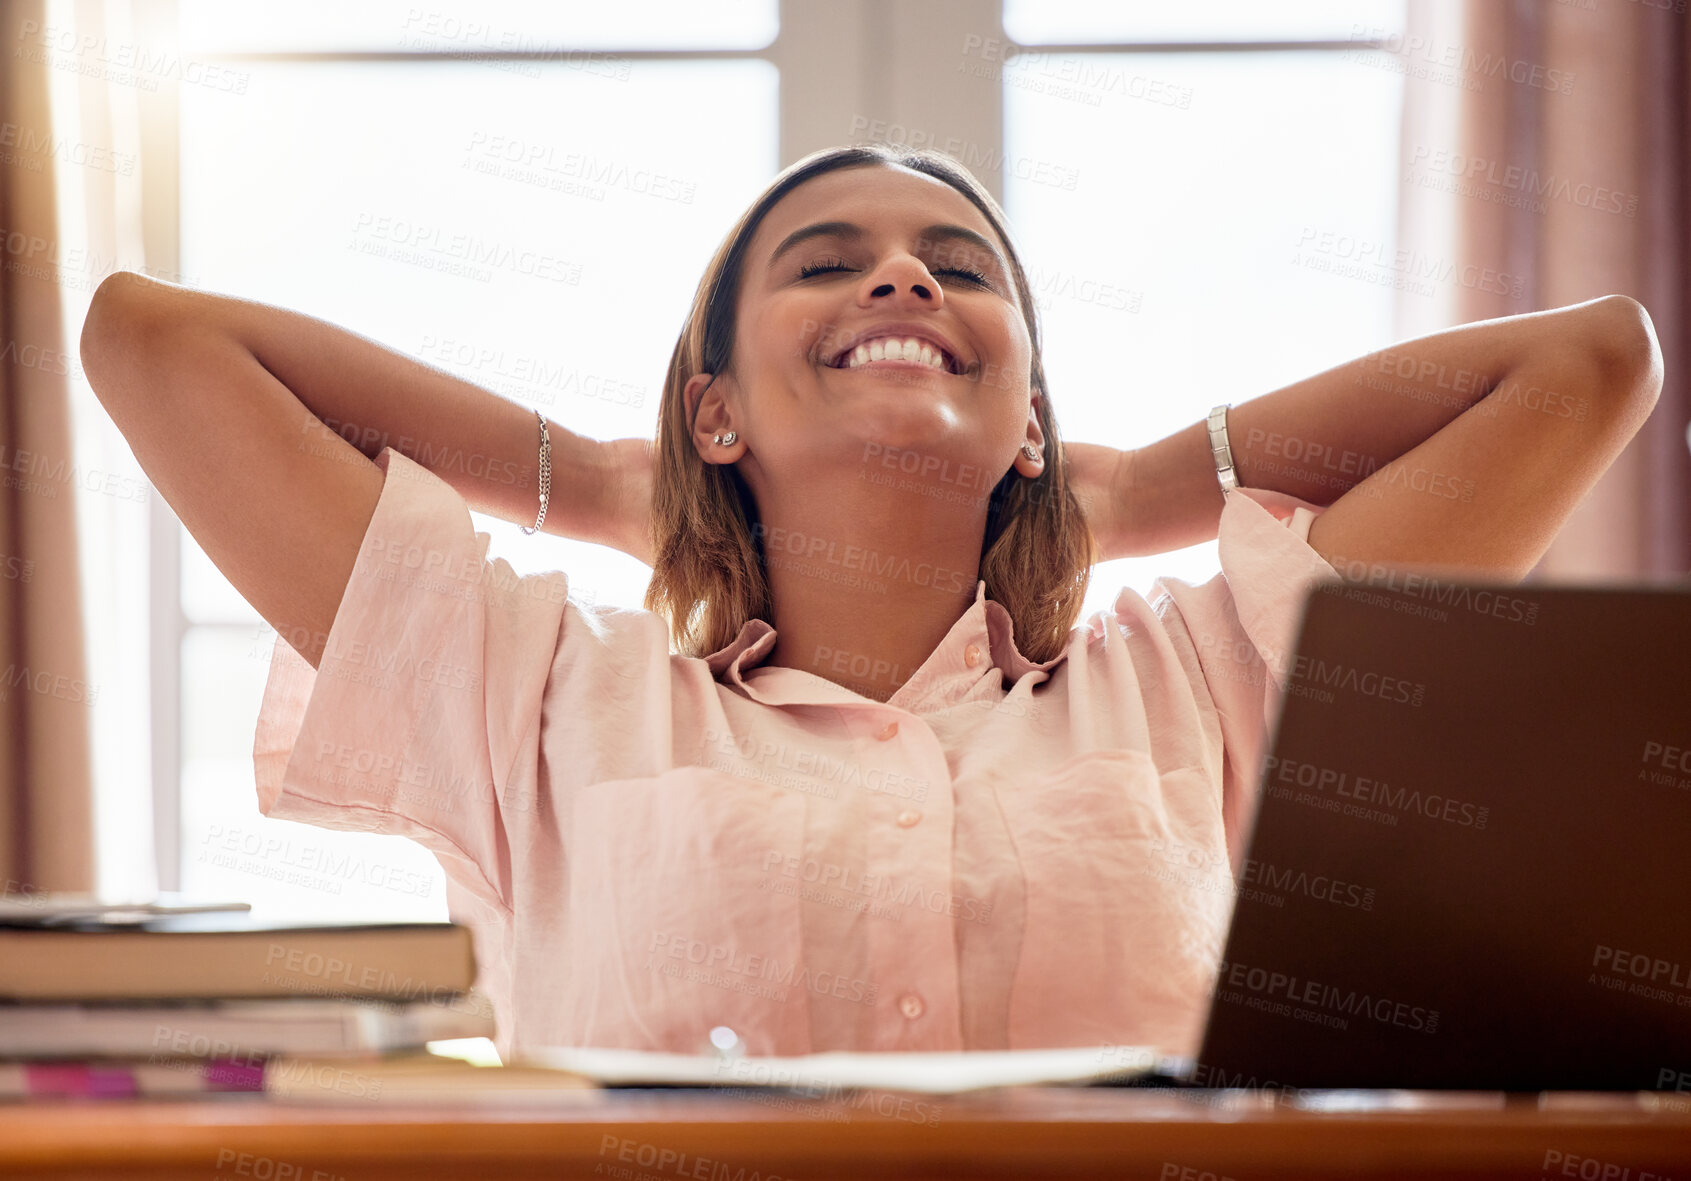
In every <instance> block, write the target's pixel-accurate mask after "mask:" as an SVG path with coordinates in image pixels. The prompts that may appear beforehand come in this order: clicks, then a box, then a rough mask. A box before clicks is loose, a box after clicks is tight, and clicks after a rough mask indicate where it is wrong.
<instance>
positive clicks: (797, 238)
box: [769, 221, 1010, 275]
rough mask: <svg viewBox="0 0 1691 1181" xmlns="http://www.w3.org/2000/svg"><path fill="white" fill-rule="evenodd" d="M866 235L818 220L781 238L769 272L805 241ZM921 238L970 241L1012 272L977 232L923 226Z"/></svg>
mask: <svg viewBox="0 0 1691 1181" xmlns="http://www.w3.org/2000/svg"><path fill="white" fill-rule="evenodd" d="M863 235H864V229H863V227H862V226H860V225H857V224H856V223H855V222H849V221H819V222H817V223H816V224H814V225H808V226H805V227H804V228H803V229H799V230H794V231H793V232H792V233H790V234H788V235H787V236H786V237H785V238H784V239H782V241H781V244H780V245H779V246H777V247H776V248H775V253H774V254H771V255H770V256H769V269H770V270H774V269H775V264H776V263H777V262H778V261H780V258H781V256H782V255H783V254H785V253H787V251H789V250H791V249H792V248H793V247H795V246H797V245H799V244H801V243H803V242H808V241H810V240H811V239H812V238H849V239H852V240H853V241H856V240H858V239H860V238H862V237H863ZM919 236H920V237H922V238H929V239H933V240H935V241H942V242H967V243H969V244H970V245H972V246H976V247H978V248H980V249H981V250H984V251H986V252H987V253H988V254H989V255H991V256H992V261H993V262H994V263H996V264H997V265H998V270H999V272H1000V273H1001V274H1004V275H1008V274H1009V273H1010V267H1009V265H1008V264H1006V263H1005V261H1004V256H1003V255H1001V254H1000V253H998V248H997V247H996V246H994V245H993V244H992V243H991V242H990V241H988V240H987V239H986V238H983V237H981V235H979V234H977V233H975V231H974V230H971V229H968V228H966V227H964V226H954V225H943V224H942V225H932V226H924V227H923V228H922V230H921V233H920V235H919Z"/></svg>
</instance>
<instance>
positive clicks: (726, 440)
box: [710, 431, 740, 447]
mask: <svg viewBox="0 0 1691 1181" xmlns="http://www.w3.org/2000/svg"><path fill="white" fill-rule="evenodd" d="M739 437H740V436H739V435H737V434H735V433H734V432H733V431H729V432H728V433H727V434H726V435H712V436H711V440H710V441H711V442H713V443H716V444H717V445H719V446H722V447H732V446H733V445H734V440H735V439H738V438H739Z"/></svg>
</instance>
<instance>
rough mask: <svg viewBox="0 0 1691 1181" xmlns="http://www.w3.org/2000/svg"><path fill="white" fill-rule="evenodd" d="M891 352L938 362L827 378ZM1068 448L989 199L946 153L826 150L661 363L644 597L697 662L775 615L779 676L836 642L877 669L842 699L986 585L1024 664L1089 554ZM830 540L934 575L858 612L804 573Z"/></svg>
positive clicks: (1065, 611) (1005, 238)
mask: <svg viewBox="0 0 1691 1181" xmlns="http://www.w3.org/2000/svg"><path fill="white" fill-rule="evenodd" d="M936 213H941V214H943V215H944V216H945V217H946V218H947V219H948V220H947V221H944V222H938V223H936V222H935V217H934V215H935V214H936ZM742 331H743V333H744V335H743V336H737V334H739V333H741V332H742ZM887 339H894V340H898V341H905V340H916V341H920V340H923V339H925V340H927V341H929V342H930V343H931V344H932V345H934V346H936V347H937V348H938V349H939V350H940V352H941V353H942V354H943V356H944V358H945V360H946V362H947V364H946V366H945V368H944V369H943V370H937V369H931V368H929V367H926V366H922V365H921V364H920V355H919V353H917V354H915V355H914V356H913V358H912V359H913V361H915V362H916V364H914V365H899V364H898V363H897V362H888V361H887V360H886V359H885V346H882V356H881V358H880V359H878V360H877V359H876V358H875V357H874V354H873V353H872V352H871V353H869V355H868V357H867V359H868V360H869V361H870V362H871V363H870V364H869V365H867V366H863V367H850V366H847V367H845V368H841V367H840V361H841V360H842V359H849V357H850V355H851V354H853V353H855V351H856V349H857V348H858V347H860V346H863V345H870V346H873V343H874V342H875V341H876V340H887ZM728 431H732V432H733V434H734V438H735V441H734V442H733V443H731V444H718V443H717V442H716V440H717V439H718V438H719V437H726V436H725V435H724V432H728ZM1063 459H1064V457H1063V448H1062V441H1061V439H1060V437H1059V436H1058V433H1057V422H1056V415H1055V411H1054V410H1053V408H1052V403H1051V399H1050V397H1049V395H1048V393H1047V391H1046V388H1045V379H1044V370H1043V367H1042V365H1041V364H1040V360H1039V325H1038V319H1037V316H1036V314H1035V310H1034V306H1033V301H1032V298H1031V296H1030V294H1029V291H1028V283H1027V276H1026V273H1025V272H1024V270H1023V268H1022V265H1021V262H1020V260H1019V259H1018V258H1017V255H1016V252H1015V250H1014V249H1013V247H1012V246H1011V244H1010V241H1009V235H1008V232H1007V229H1006V227H1005V222H1004V218H1003V215H1002V212H1001V211H1000V210H999V209H998V207H997V204H996V202H994V201H993V199H992V196H991V195H990V194H989V193H987V192H986V190H985V189H983V188H982V187H981V186H980V184H979V182H977V181H976V180H975V179H974V178H973V177H972V176H970V175H969V174H968V172H967V171H966V170H964V169H963V168H961V167H960V166H958V165H957V164H956V163H955V162H954V161H952V160H950V159H949V158H948V157H946V156H943V155H941V154H939V153H937V152H921V151H916V152H900V151H897V150H895V149H892V148H888V147H885V146H879V145H876V146H865V147H850V148H840V149H835V150H831V151H826V152H819V153H816V154H815V155H812V156H810V157H807V158H806V159H805V160H802V161H800V162H799V163H798V164H795V165H794V166H793V167H791V168H789V169H787V170H786V172H784V173H783V174H782V176H781V177H780V178H779V179H778V180H777V181H776V182H775V183H774V184H772V185H771V186H770V187H769V188H768V189H767V190H766V191H765V192H764V194H763V195H762V196H761V197H760V198H759V199H758V200H757V201H755V202H754V203H753V204H752V206H751V208H750V209H748V210H747V212H746V213H745V215H744V216H743V217H742V218H741V219H740V221H739V223H738V224H737V225H736V226H735V227H734V228H733V230H731V231H730V233H729V234H728V236H727V238H726V239H725V240H724V242H723V244H722V246H721V247H720V248H719V249H718V251H717V253H716V256H715V257H714V258H713V259H712V260H711V262H710V265H709V266H708V267H707V268H706V271H705V275H704V278H703V279H702V280H701V282H700V284H699V287H698V292H697V294H696V295H695V297H694V302H693V307H692V310H691V312H690V313H689V315H688V318H687V322H686V324H685V326H684V327H683V329H682V333H681V339H680V340H679V341H678V342H677V344H676V348H675V352H674V354H673V356H672V357H671V360H670V365H669V371H668V374H667V376H666V380H665V383H664V397H663V403H662V407H661V409H660V411H659V419H658V439H657V471H656V474H655V480H656V486H655V489H654V496H653V504H652V507H653V514H652V523H653V552H654V553H655V555H656V561H655V562H654V574H653V578H652V585H651V587H650V589H649V590H648V592H647V596H646V606H647V607H648V609H651V610H661V611H664V612H665V613H666V614H667V615H668V616H669V618H670V619H671V621H672V625H673V627H674V629H675V638H676V641H677V643H678V645H679V648H680V651H682V652H683V653H685V654H687V655H695V656H696V655H703V654H704V653H707V652H710V651H713V650H715V649H717V648H720V647H722V646H723V645H724V644H726V643H727V642H728V641H730V640H731V639H732V638H733V637H734V634H735V633H736V632H737V631H738V630H739V628H740V625H741V624H742V623H743V622H744V621H745V620H746V619H748V618H765V619H771V618H780V619H781V620H782V621H783V622H782V629H781V641H780V643H779V644H778V645H777V648H776V650H775V652H774V653H773V654H772V655H771V656H770V658H769V664H770V665H771V666H785V667H794V668H811V669H815V668H816V667H817V663H816V660H815V657H814V653H815V651H816V649H817V648H819V647H826V648H843V649H846V650H849V651H851V652H853V653H855V654H857V655H858V656H859V657H861V658H862V659H861V661H860V663H866V664H867V666H868V667H869V668H871V669H881V670H886V675H883V676H880V677H878V678H875V679H874V680H873V681H868V682H865V681H859V682H857V683H855V684H854V686H853V687H854V688H857V689H858V690H859V691H861V692H864V693H868V694H873V695H879V696H881V697H883V698H884V697H886V696H888V695H890V694H891V693H892V692H893V691H894V690H896V689H897V688H898V685H899V683H900V679H898V678H894V677H892V676H891V675H890V670H894V669H901V670H910V669H914V668H916V667H918V666H919V665H920V664H921V663H922V661H923V660H924V659H925V658H926V657H927V655H928V654H929V653H931V652H932V651H933V650H934V646H935V645H936V644H937V643H938V642H939V640H940V638H941V637H943V636H944V635H945V633H946V631H947V630H948V629H949V628H950V627H951V625H952V624H953V623H955V622H956V619H957V617H958V616H959V615H960V614H962V612H963V610H964V609H965V608H966V607H967V605H968V603H969V601H970V600H972V599H973V597H974V587H975V582H976V580H977V578H979V579H981V580H984V581H985V583H986V594H987V597H988V598H990V599H992V600H993V601H994V602H997V603H1000V604H1002V605H1003V606H1004V608H1005V609H1006V610H1007V611H1008V612H1009V613H1010V617H1011V619H1012V620H1013V621H1014V623H1015V628H1016V635H1017V638H1018V642H1019V643H1020V644H1021V645H1022V647H1023V651H1025V652H1027V653H1028V654H1029V655H1030V656H1031V658H1033V659H1036V660H1044V659H1049V658H1050V657H1051V656H1053V655H1055V654H1056V653H1057V652H1058V651H1059V650H1061V648H1062V646H1063V643H1064V639H1065V637H1066V635H1067V633H1068V632H1069V630H1070V629H1071V628H1072V627H1073V625H1074V622H1075V620H1076V618H1077V617H1078V615H1079V613H1080V608H1081V602H1082V600H1083V598H1084V597H1085V592H1086V584H1087V576H1088V572H1089V571H1090V568H1091V566H1092V564H1093V562H1094V561H1095V560H1096V550H1095V548H1094V544H1093V540H1092V537H1091V535H1090V533H1089V531H1088V529H1087V526H1086V522H1085V519H1084V517H1083V515H1082V511H1081V506H1080V505H1079V503H1078V502H1077V501H1076V499H1075V497H1074V495H1073V493H1072V492H1071V491H1070V489H1069V487H1068V482H1067V473H1066V468H1065V464H1064V462H1063ZM889 460H892V461H895V462H892V463H889ZM911 461H913V462H911ZM883 475H891V476H894V477H896V478H893V479H880V478H875V477H879V476H883ZM795 536H796V537H798V538H802V539H804V540H803V543H802V545H801V547H800V550H798V551H795V550H794V543H793V539H794V537H795ZM819 538H820V539H825V547H826V550H825V552H828V553H833V554H842V553H850V554H852V555H853V556H854V557H855V556H861V561H862V566H861V569H862V570H863V571H864V572H866V573H867V574H871V575H872V574H873V573H875V571H877V570H881V569H889V570H896V569H899V568H901V564H902V563H906V562H908V561H910V560H921V561H925V562H926V563H927V564H928V565H929V566H930V567H931V568H933V569H934V570H935V571H944V572H946V576H940V575H938V574H936V575H935V576H934V577H932V578H904V579H894V580H892V581H891V582H890V583H889V584H888V589H887V590H886V591H885V592H884V594H882V595H881V596H880V597H878V598H877V599H876V600H875V609H873V610H865V609H864V606H863V602H862V599H863V596H862V595H861V594H860V593H858V592H857V590H856V589H855V588H854V587H852V586H850V585H848V584H842V583H839V582H833V581H829V580H825V579H818V578H815V577H813V576H811V575H810V574H809V573H808V572H807V569H806V567H807V566H808V565H813V564H814V562H815V559H816V558H817V557H818V556H819V554H821V553H822V552H824V550H818V551H817V552H816V553H811V552H809V549H810V547H811V546H812V545H814V544H816V539H819ZM776 539H780V545H779V546H778V547H777V546H775V544H774V543H775V541H776ZM772 550H773V551H774V552H772ZM824 675H827V674H826V673H824Z"/></svg>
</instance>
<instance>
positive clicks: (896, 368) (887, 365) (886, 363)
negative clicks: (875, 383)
mask: <svg viewBox="0 0 1691 1181" xmlns="http://www.w3.org/2000/svg"><path fill="white" fill-rule="evenodd" d="M823 368H825V369H833V370H835V371H836V372H838V373H861V372H863V371H864V370H865V369H882V370H887V371H890V372H899V373H904V372H909V371H915V372H919V373H931V374H933V375H934V376H935V377H955V376H957V375H956V374H954V373H952V372H951V371H950V370H949V369H936V368H934V367H933V366H932V365H924V364H922V363H921V362H920V361H905V360H903V359H899V360H881V361H865V362H864V363H863V364H861V365H825V366H823Z"/></svg>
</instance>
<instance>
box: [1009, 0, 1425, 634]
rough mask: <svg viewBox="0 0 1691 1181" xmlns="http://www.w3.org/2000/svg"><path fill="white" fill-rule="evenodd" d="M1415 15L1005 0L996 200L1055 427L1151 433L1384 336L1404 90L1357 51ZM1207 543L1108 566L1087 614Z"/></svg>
mask: <svg viewBox="0 0 1691 1181" xmlns="http://www.w3.org/2000/svg"><path fill="white" fill-rule="evenodd" d="M1401 8H1402V5H1401V3H1400V2H1394V0H1371V2H1370V3H1367V4H1356V3H1351V2H1348V0H1347V2H1346V3H1342V4H1341V3H1337V2H1331V3H1324V2H1321V0H1308V2H1306V3H1302V4H1281V5H1275V6H1272V7H1262V6H1258V5H1254V4H1249V3H1245V2H1243V0H1239V2H1235V3H1230V4H1207V5H1188V4H1174V3H1163V4H1156V3H1150V4H1134V5H1122V4H1107V3H1089V2H1086V0H1057V2H1053V0H1008V2H1007V4H1006V7H1005V25H1006V28H1007V31H1008V32H1009V33H1011V34H1013V35H1014V36H1016V37H1018V38H1026V39H1027V40H1024V41H1021V42H1020V43H1019V48H1022V49H1023V50H1025V52H1024V53H1022V54H1020V55H1012V54H1011V53H1009V52H1004V53H1002V54H1001V56H1002V57H1009V58H1010V60H1009V61H1007V62H1005V63H1004V64H1003V68H1002V76H1003V84H1004V142H1005V147H1004V160H1005V167H1004V178H1005V179H1004V187H1005V201H1004V204H1005V212H1006V213H1007V214H1008V215H1009V218H1010V222H1011V224H1012V226H1013V227H1014V228H1015V230H1016V232H1017V233H1019V234H1020V235H1021V237H1022V244H1021V249H1022V250H1023V252H1024V259H1023V261H1024V262H1025V263H1026V264H1027V266H1028V269H1029V276H1028V277H1029V282H1030V283H1031V284H1032V286H1033V288H1034V291H1035V302H1036V303H1038V304H1039V306H1040V309H1041V318H1042V326H1043V328H1044V333H1045V369H1046V376H1047V378H1048V380H1049V381H1050V382H1051V396H1052V401H1053V403H1054V404H1055V406H1056V407H1057V408H1058V411H1059V415H1060V417H1059V421H1060V422H1061V424H1062V427H1063V431H1064V435H1065V437H1070V438H1077V439H1086V440H1090V441H1096V442H1103V443H1109V444H1112V445H1114V446H1121V447H1129V446H1141V445H1144V444H1146V443H1150V442H1153V441H1155V440H1157V439H1161V438H1164V437H1165V436H1167V435H1170V434H1173V433H1174V432H1175V431H1178V430H1180V429H1182V428H1184V427H1188V426H1190V425H1191V424H1192V423H1194V422H1196V421H1197V420H1199V419H1202V418H1203V417H1204V416H1205V415H1207V414H1208V413H1209V411H1210V408H1211V407H1213V406H1215V405H1217V404H1218V403H1221V402H1231V403H1239V402H1243V401H1246V400H1248V399H1250V398H1253V397H1256V396H1257V395H1259V394H1263V393H1267V392H1268V391H1270V390H1273V389H1276V388H1278V387H1280V386H1283V385H1286V384H1288V383H1290V382H1293V381H1296V380H1298V379H1300V378H1303V377H1307V376H1310V375H1311V374H1314V373H1318V372H1320V371H1321V370H1323V369H1327V368H1330V367H1331V366H1333V365H1335V364H1338V363H1339V362H1341V361H1344V360H1346V359H1348V358H1350V357H1353V356H1360V355H1361V354H1363V353H1366V352H1369V351H1370V350H1372V349H1376V348H1380V347H1382V346H1384V345H1386V344H1389V343H1390V342H1391V340H1392V339H1393V338H1392V327H1393V321H1392V312H1393V306H1394V299H1395V298H1396V296H1397V292H1396V291H1395V290H1394V287H1393V285H1392V279H1393V272H1392V270H1391V269H1390V268H1389V267H1386V266H1382V265H1378V264H1379V263H1380V262H1381V261H1382V260H1389V259H1390V258H1391V256H1392V254H1393V248H1392V242H1393V239H1394V234H1395V230H1394V227H1395V224H1396V216H1397V199H1396V188H1397V167H1396V157H1397V154H1398V135H1399V133H1398V125H1399V118H1400V108H1401V105H1402V82H1401V77H1400V75H1398V74H1397V73H1395V72H1393V71H1392V70H1391V69H1390V68H1389V67H1390V66H1391V65H1392V64H1394V63H1393V61H1392V59H1391V58H1390V56H1389V55H1388V54H1387V53H1385V52H1383V51H1381V50H1378V49H1373V48H1369V47H1367V44H1366V43H1367V41H1368V40H1370V39H1371V38H1375V37H1379V38H1383V37H1384V36H1385V33H1384V32H1383V30H1396V29H1401V22H1402V12H1401ZM1106 37H1108V38H1111V39H1112V41H1110V42H1106V41H1105V38H1106ZM1247 38H1248V39H1251V40H1252V41H1253V42H1261V44H1253V45H1252V46H1251V48H1249V49H1241V48H1237V47H1228V46H1227V45H1226V44H1225V43H1226V42H1229V41H1232V42H1237V41H1240V40H1242V39H1247ZM1083 39H1085V40H1094V41H1097V42H1098V43H1097V44H1094V45H1080V46H1077V45H1074V44H1072V42H1076V41H1080V40H1083ZM1321 39H1326V40H1327V41H1328V42H1329V43H1328V44H1325V45H1321V44H1318V42H1319V41H1320V40H1321ZM1276 42H1279V43H1281V44H1276ZM1047 43H1051V44H1062V45H1063V46H1064V47H1063V48H1061V49H1054V48H1043V47H1042V46H1044V45H1046V44H1047ZM1287 44H1290V45H1292V46H1293V47H1290V48H1288V47H1285V46H1286V45H1287ZM1147 46H1163V47H1162V48H1146V47H1147ZM1327 235H1334V236H1336V237H1337V238H1339V239H1343V240H1349V241H1352V242H1356V243H1364V244H1368V248H1369V253H1368V254H1367V256H1366V257H1367V258H1368V259H1370V260H1372V262H1373V264H1374V265H1362V266H1354V267H1349V268H1346V267H1345V266H1344V265H1343V264H1344V263H1345V262H1346V261H1347V260H1346V259H1345V258H1343V257H1339V256H1336V255H1335V253H1334V252H1333V251H1332V250H1331V249H1328V250H1326V251H1323V250H1322V249H1321V248H1320V246H1319V243H1321V242H1323V241H1327V240H1328V239H1327V238H1326V236H1327ZM1236 442H1243V440H1236ZM1216 549H1217V544H1216V542H1214V541H1210V542H1206V543H1204V544H1202V545H1197V546H1192V547H1191V548H1189V549H1185V550H1180V551H1177V552H1175V553H1171V554H1158V555H1155V556H1151V557H1144V558H1131V559H1124V560H1120V561H1115V562H1106V563H1102V564H1100V565H1099V566H1097V567H1095V568H1094V571H1093V578H1092V583H1091V585H1090V587H1089V588H1088V594H1087V605H1086V608H1085V613H1086V614H1087V615H1090V614H1091V613H1092V612H1093V611H1097V610H1103V609H1107V608H1108V607H1110V606H1111V605H1112V604H1113V602H1114V600H1115V596H1116V594H1117V592H1118V591H1119V590H1120V588H1121V587H1123V586H1131V587H1133V588H1135V589H1136V590H1138V591H1140V593H1142V594H1143V593H1146V592H1148V591H1149V590H1150V587H1151V583H1152V582H1153V581H1154V580H1155V579H1156V577H1158V576H1159V575H1171V576H1173V577H1177V578H1182V579H1185V580H1186V581H1189V582H1194V583H1198V582H1203V581H1206V580H1208V579H1209V578H1211V577H1213V576H1214V575H1215V574H1216V573H1217V572H1218V571H1219V570H1220V568H1221V567H1220V563H1219V561H1218V559H1217V556H1216Z"/></svg>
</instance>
